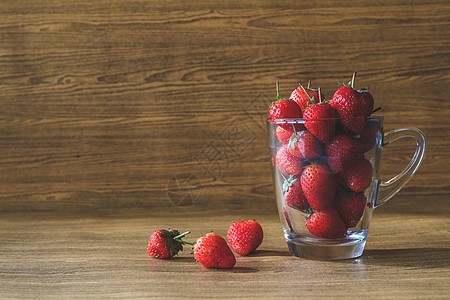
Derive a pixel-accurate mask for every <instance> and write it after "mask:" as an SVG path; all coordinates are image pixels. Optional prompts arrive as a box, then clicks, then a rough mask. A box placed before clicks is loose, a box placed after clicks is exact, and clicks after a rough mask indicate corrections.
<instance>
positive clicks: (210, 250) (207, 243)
mask: <svg viewBox="0 0 450 300" xmlns="http://www.w3.org/2000/svg"><path fill="white" fill-rule="evenodd" d="M194 258H195V259H196V260H197V261H198V262H200V263H201V264H202V266H204V267H205V268H217V269H231V268H233V266H234V265H235V264H236V258H235V257H234V254H233V252H232V251H231V249H230V247H228V244H227V242H226V241H225V239H224V238H223V237H221V236H220V235H218V234H215V233H213V232H210V233H207V234H205V235H203V236H201V237H199V238H198V239H197V241H196V242H195V244H194Z"/></svg>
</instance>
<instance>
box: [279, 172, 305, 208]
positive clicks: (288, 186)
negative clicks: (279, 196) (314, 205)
mask: <svg viewBox="0 0 450 300" xmlns="http://www.w3.org/2000/svg"><path fill="white" fill-rule="evenodd" d="M283 191H284V195H283V197H284V202H285V203H286V205H287V206H289V207H292V208H296V209H299V210H307V209H308V208H309V204H308V200H306V197H305V195H304V194H303V190H302V185H301V183H300V180H299V178H297V177H294V176H292V175H291V176H290V177H289V178H287V179H285V180H284V184H283Z"/></svg>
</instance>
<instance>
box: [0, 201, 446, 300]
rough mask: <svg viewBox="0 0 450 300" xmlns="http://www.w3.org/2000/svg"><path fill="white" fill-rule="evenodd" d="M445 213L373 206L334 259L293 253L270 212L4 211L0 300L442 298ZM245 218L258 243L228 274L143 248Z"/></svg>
mask: <svg viewBox="0 0 450 300" xmlns="http://www.w3.org/2000/svg"><path fill="white" fill-rule="evenodd" d="M448 209H449V205H448V201H447V203H446V204H445V203H444V202H442V205H441V209H440V210H438V211H435V212H434V213H432V212H431V211H430V212H428V213H427V212H426V211H425V212H424V213H421V214H420V213H419V214H418V213H408V212H407V210H406V211H405V210H403V211H400V212H396V211H395V210H394V212H391V210H389V209H384V208H378V209H377V211H376V212H375V215H374V218H373V220H372V224H371V228H370V232H369V238H368V243H367V246H366V250H365V252H364V254H363V255H362V257H360V258H357V259H351V260H342V261H314V260H305V259H301V258H296V257H292V256H291V255H290V253H289V252H288V249H287V246H286V243H285V241H284V237H283V234H282V230H281V225H280V222H279V220H278V216H277V214H276V212H275V211H274V212H273V213H268V214H263V215H256V214H251V215H249V214H248V213H246V212H245V211H241V212H240V213H234V214H226V213H224V212H223V213H220V214H219V215H218V216H217V215H215V214H214V213H213V212H206V211H205V212H203V214H201V215H200V214H198V213H192V212H191V213H189V212H186V211H185V210H181V211H180V210H178V211H174V212H166V213H164V212H155V213H154V215H153V216H151V215H150V216H146V217H142V216H133V217H124V216H122V217H114V218H100V217H86V218H80V217H76V218H73V217H65V218H63V217H61V216H59V217H57V216H54V215H48V214H40V215H36V214H28V215H21V216H20V217H18V216H17V215H7V216H4V217H3V218H2V219H1V220H0V241H2V242H1V243H0V258H1V260H0V282H1V283H2V284H1V285H0V297H1V298H13V297H19V298H67V297H68V298H78V299H82V298H103V299H105V298H106V299H108V298H139V297H142V298H147V297H155V298H176V297H181V298H191V297H192V298H219V299H221V298H280V297H298V298H307V297H310V296H311V297H312V298H313V299H316V298H321V297H329V298H334V299H349V298H358V299H361V298H362V297H368V298H369V299H373V298H378V299H398V298H403V299H445V298H447V299H448V296H449V295H450V239H449V234H448V233H449V224H450V218H449V217H448V216H449V214H448ZM248 211H250V210H248ZM253 217H254V218H256V219H257V220H258V221H259V222H260V224H261V225H262V227H263V229H264V241H263V243H262V244H261V246H260V247H259V249H258V250H257V251H256V252H255V253H253V254H251V255H249V256H247V257H240V256H238V257H237V263H236V265H235V267H234V268H233V269H231V270H216V269H205V268H203V267H202V266H201V265H200V264H199V263H197V262H196V261H195V260H194V258H193V255H191V254H190V248H189V247H186V248H185V250H184V251H183V252H181V253H180V254H179V256H177V257H175V258H173V259H170V260H158V259H154V258H151V257H149V256H148V255H147V253H146V246H147V242H148V237H149V235H150V233H151V232H152V231H153V230H155V229H157V228H167V227H171V228H175V229H179V230H191V232H192V233H191V234H190V235H189V236H188V237H187V238H186V240H188V241H194V240H195V239H196V238H197V237H198V236H200V235H201V234H204V233H206V232H209V231H211V230H213V231H214V232H216V233H217V234H220V235H222V236H226V231H227V229H228V226H229V225H230V224H231V222H232V221H233V220H236V219H237V218H239V219H240V218H253Z"/></svg>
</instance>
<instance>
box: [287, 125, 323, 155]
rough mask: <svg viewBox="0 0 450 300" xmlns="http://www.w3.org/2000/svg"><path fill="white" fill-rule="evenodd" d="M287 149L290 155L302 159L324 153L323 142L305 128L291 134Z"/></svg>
mask: <svg viewBox="0 0 450 300" xmlns="http://www.w3.org/2000/svg"><path fill="white" fill-rule="evenodd" d="M288 150H289V153H291V154H292V155H294V156H296V157H298V158H302V159H316V158H319V157H321V156H322V155H323V154H324V148H323V144H322V143H321V142H320V141H319V140H318V139H317V138H316V137H315V136H314V135H313V134H312V133H311V132H309V131H307V130H304V131H300V132H299V133H297V134H296V135H292V136H291V138H290V139H289V145H288Z"/></svg>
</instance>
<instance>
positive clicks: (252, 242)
mask: <svg viewBox="0 0 450 300" xmlns="http://www.w3.org/2000/svg"><path fill="white" fill-rule="evenodd" d="M263 236H264V234H263V230H262V227H261V225H259V223H258V222H256V221H255V220H248V221H241V222H235V223H233V224H231V225H230V228H228V233H227V239H228V243H230V246H231V248H232V249H233V250H234V252H236V253H237V254H239V255H248V254H250V253H251V252H253V251H254V250H255V249H256V248H258V247H259V245H261V242H262V240H263Z"/></svg>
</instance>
